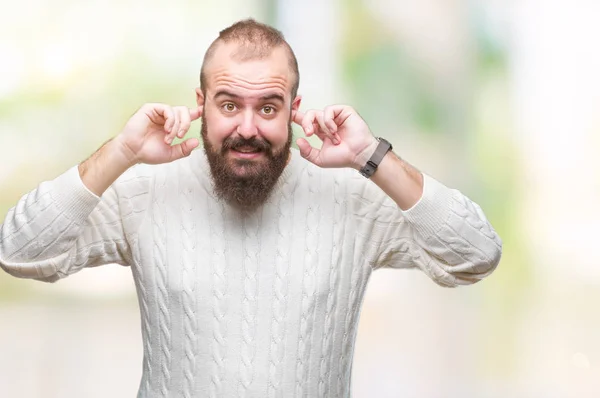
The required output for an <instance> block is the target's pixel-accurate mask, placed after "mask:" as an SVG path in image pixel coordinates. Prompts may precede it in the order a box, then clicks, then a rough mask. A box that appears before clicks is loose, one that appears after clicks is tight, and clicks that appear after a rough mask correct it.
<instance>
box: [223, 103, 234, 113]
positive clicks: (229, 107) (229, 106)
mask: <svg viewBox="0 0 600 398" xmlns="http://www.w3.org/2000/svg"><path fill="white" fill-rule="evenodd" d="M223 109H225V110H226V111H227V112H233V111H235V105H234V104H232V103H231V102H227V103H225V104H223Z"/></svg>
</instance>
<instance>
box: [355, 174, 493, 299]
mask: <svg viewBox="0 0 600 398" xmlns="http://www.w3.org/2000/svg"><path fill="white" fill-rule="evenodd" d="M358 196H359V200H360V202H361V203H362V208H359V209H360V210H358V211H355V216H358V217H357V222H358V225H359V227H360V228H359V229H360V230H361V231H363V233H362V234H361V235H362V236H363V242H364V244H365V245H366V247H365V252H366V253H370V254H369V263H370V264H371V266H372V267H373V268H383V267H388V268H417V269H420V270H422V271H423V272H424V273H425V274H427V275H428V276H429V277H430V278H431V279H433V280H434V281H435V282H436V283H438V284H439V285H442V286H448V287H451V286H457V285H466V284H472V283H475V282H478V281H479V280H481V279H483V278H485V277H486V276H488V275H489V274H491V273H492V271H493V270H494V269H495V268H496V266H497V265H498V263H499V262H500V257H501V254H502V241H501V239H500V237H499V236H498V235H497V234H496V232H495V231H494V229H493V227H492V226H491V225H490V223H489V221H488V220H487V218H486V216H485V214H484V213H483V211H482V210H481V208H480V207H479V206H478V205H477V204H476V203H474V202H473V201H471V200H470V199H469V198H467V197H466V196H465V195H463V194H462V193H461V192H459V191H457V190H455V189H450V188H448V187H446V186H445V185H443V184H442V183H440V182H439V181H437V180H435V179H434V178H432V177H430V176H428V175H425V174H424V187H423V195H422V197H421V199H420V200H419V201H418V202H417V203H416V204H415V205H414V206H413V207H412V208H411V209H409V210H407V211H402V210H401V209H400V208H399V207H398V206H397V205H396V203H395V202H393V200H392V199H391V198H389V197H388V196H387V195H386V194H385V193H384V192H383V191H381V189H379V187H377V186H376V185H375V184H368V186H366V187H365V188H364V189H363V191H362V193H361V194H360V195H358Z"/></svg>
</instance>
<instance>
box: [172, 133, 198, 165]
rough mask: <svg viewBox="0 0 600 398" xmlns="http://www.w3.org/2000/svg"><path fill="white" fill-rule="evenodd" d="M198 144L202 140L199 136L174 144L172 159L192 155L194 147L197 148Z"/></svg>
mask: <svg viewBox="0 0 600 398" xmlns="http://www.w3.org/2000/svg"><path fill="white" fill-rule="evenodd" d="M198 145H200V142H199V141H198V139H197V138H190V139H189V140H185V141H183V142H182V143H180V144H177V145H173V146H172V147H171V161H174V160H178V159H181V158H184V157H186V156H190V154H191V153H192V151H193V150H194V148H196V147H197V146H198Z"/></svg>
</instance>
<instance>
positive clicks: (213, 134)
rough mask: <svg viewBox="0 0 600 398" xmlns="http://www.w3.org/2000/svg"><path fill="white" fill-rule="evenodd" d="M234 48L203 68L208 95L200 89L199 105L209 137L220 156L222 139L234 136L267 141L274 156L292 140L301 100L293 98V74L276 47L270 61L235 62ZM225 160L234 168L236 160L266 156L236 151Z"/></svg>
mask: <svg viewBox="0 0 600 398" xmlns="http://www.w3.org/2000/svg"><path fill="white" fill-rule="evenodd" d="M236 50H237V45H236V44H234V43H231V44H222V45H220V46H219V47H217V49H216V51H215V53H214V54H213V57H212V58H211V59H210V61H209V62H208V64H207V65H206V68H205V71H206V75H207V77H208V78H207V87H206V95H205V94H204V93H203V92H202V91H201V90H200V89H199V88H198V89H196V102H197V105H198V107H202V108H203V110H204V112H203V113H204V118H205V121H206V125H207V138H208V140H209V141H210V142H211V144H212V145H213V147H214V148H215V150H217V151H218V152H220V151H221V147H222V143H223V141H224V140H225V139H226V138H228V137H230V136H232V135H236V134H237V135H239V136H241V137H243V138H246V139H250V138H253V137H254V138H257V139H260V140H265V141H267V142H269V143H270V144H271V145H272V150H273V152H279V151H280V150H282V149H283V147H284V146H285V144H286V142H287V139H288V128H287V126H288V123H289V122H290V120H291V119H292V118H293V117H294V116H295V115H296V113H297V111H298V108H299V106H300V102H301V97H299V96H298V97H296V98H291V89H292V83H293V75H292V74H291V71H290V69H289V66H288V59H287V53H286V52H285V50H284V49H283V48H276V49H274V50H273V51H272V53H271V54H270V56H269V57H267V58H264V59H260V60H250V61H246V62H236V61H235V60H234V59H233V58H232V54H234V53H235V51H236ZM247 149H248V150H249V149H250V148H247ZM226 157H227V160H229V161H230V162H229V164H230V166H231V167H234V168H235V163H234V160H235V159H247V160H252V161H254V162H264V161H266V158H265V154H264V153H262V152H258V153H250V152H244V151H235V150H232V149H231V150H228V151H227V153H226ZM240 172H241V170H240Z"/></svg>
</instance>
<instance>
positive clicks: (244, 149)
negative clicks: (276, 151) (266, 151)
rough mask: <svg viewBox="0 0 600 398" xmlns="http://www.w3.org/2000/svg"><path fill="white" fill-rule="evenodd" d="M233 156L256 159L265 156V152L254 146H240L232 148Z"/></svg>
mask: <svg viewBox="0 0 600 398" xmlns="http://www.w3.org/2000/svg"><path fill="white" fill-rule="evenodd" d="M230 152H231V154H232V155H233V156H235V157H237V158H241V159H255V158H258V157H260V156H262V155H263V151H262V150H261V149H258V148H256V147H253V146H239V147H235V148H231V149H230Z"/></svg>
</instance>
